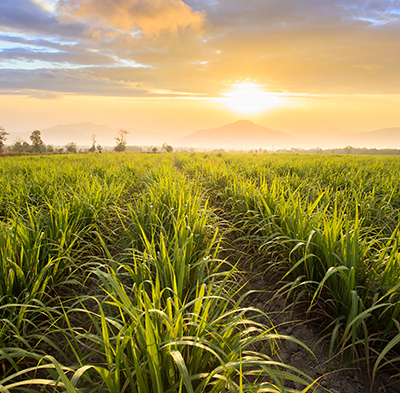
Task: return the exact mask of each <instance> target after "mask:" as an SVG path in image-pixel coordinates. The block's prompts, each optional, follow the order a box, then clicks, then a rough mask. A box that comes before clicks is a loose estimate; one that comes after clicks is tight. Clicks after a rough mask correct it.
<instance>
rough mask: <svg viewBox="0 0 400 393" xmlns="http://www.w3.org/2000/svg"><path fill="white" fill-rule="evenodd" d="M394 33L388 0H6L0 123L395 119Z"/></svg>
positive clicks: (287, 127)
mask: <svg viewBox="0 0 400 393" xmlns="http://www.w3.org/2000/svg"><path fill="white" fill-rule="evenodd" d="M399 37H400V2H398V1H390V0H381V1H361V0H332V1H331V0H304V1H299V0H263V1H256V0H253V1H249V0H237V1H235V0H185V1H182V0H59V1H57V0H35V1H34V0H2V1H1V2H0V125H2V126H3V127H5V128H6V130H7V131H8V132H21V131H29V130H33V129H37V128H38V129H40V128H45V127H49V126H52V125H55V124H59V123H64V124H68V123H76V122H86V121H91V122H93V123H97V124H106V125H108V126H110V127H112V128H115V129H118V128H135V129H140V130H143V132H152V131H156V132H158V133H161V134H163V135H165V136H166V137H168V138H171V139H173V138H175V137H178V136H183V135H185V134H189V133H191V132H193V131H195V130H198V129H202V128H211V127H217V126H220V125H223V124H226V123H229V122H233V121H236V120H238V119H241V118H246V119H250V120H252V121H254V122H256V123H259V124H262V125H264V126H266V127H269V128H273V129H278V130H281V131H285V132H288V133H291V134H293V135H300V136H304V137H307V138H311V139H312V138H317V137H321V134H324V135H325V136H326V137H330V136H333V135H336V134H339V133H346V132H353V131H372V130H375V129H378V128H382V127H400V110H399V108H400V105H399V104H400V67H399V66H398V65H399V64H400V39H399ZM246 89H247V90H246ZM252 100H253V101H252ZM260 102H261V104H260ZM242 103H243V105H242ZM246 108H247V109H246Z"/></svg>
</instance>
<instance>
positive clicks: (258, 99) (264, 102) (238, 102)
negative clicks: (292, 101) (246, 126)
mask: <svg viewBox="0 0 400 393" xmlns="http://www.w3.org/2000/svg"><path fill="white" fill-rule="evenodd" d="M232 86H233V87H234V88H235V89H234V90H233V91H231V92H229V93H224V94H223V95H224V96H225V97H226V98H224V99H223V102H224V103H225V105H227V106H228V108H230V109H231V110H233V111H235V112H238V113H243V114H249V115H252V114H257V113H261V112H264V111H266V110H268V109H271V108H274V107H276V106H278V105H280V104H281V103H283V101H284V100H283V98H282V97H280V96H278V95H276V94H274V93H270V92H266V91H263V90H262V86H260V85H257V84H255V83H252V82H242V83H237V84H234V85H232Z"/></svg>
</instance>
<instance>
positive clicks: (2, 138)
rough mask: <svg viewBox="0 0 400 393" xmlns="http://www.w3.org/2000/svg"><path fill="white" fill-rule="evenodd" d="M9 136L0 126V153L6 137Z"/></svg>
mask: <svg viewBox="0 0 400 393" xmlns="http://www.w3.org/2000/svg"><path fill="white" fill-rule="evenodd" d="M7 135H10V134H9V133H8V132H6V130H5V129H4V128H3V127H2V126H0V153H2V152H3V147H4V142H5V141H6V140H7V138H6V136H7Z"/></svg>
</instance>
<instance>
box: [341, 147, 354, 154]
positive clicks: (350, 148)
mask: <svg viewBox="0 0 400 393" xmlns="http://www.w3.org/2000/svg"><path fill="white" fill-rule="evenodd" d="M343 150H344V152H345V153H346V154H351V152H352V150H354V147H353V146H346V147H345V148H344V149H343Z"/></svg>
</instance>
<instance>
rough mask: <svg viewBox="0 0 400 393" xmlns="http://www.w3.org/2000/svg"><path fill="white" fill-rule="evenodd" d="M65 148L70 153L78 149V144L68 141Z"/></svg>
mask: <svg viewBox="0 0 400 393" xmlns="http://www.w3.org/2000/svg"><path fill="white" fill-rule="evenodd" d="M65 150H67V152H68V153H76V152H77V151H78V145H77V144H76V143H75V142H68V143H67V144H66V145H65Z"/></svg>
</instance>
